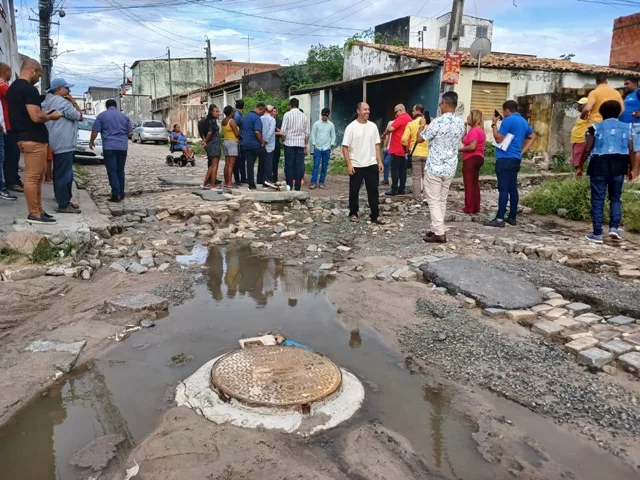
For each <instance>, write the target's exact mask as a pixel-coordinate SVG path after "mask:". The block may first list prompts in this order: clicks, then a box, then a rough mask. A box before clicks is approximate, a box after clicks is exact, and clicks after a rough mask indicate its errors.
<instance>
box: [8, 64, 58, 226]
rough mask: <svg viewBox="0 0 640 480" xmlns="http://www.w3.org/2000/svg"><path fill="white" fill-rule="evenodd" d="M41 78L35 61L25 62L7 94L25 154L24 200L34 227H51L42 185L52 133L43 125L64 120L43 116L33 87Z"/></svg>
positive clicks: (51, 113)
mask: <svg viewBox="0 0 640 480" xmlns="http://www.w3.org/2000/svg"><path fill="white" fill-rule="evenodd" d="M41 76H42V66H41V65H40V63H39V62H37V61H36V60H34V59H33V58H27V59H26V60H24V62H22V67H21V68H20V76H19V78H18V79H17V80H16V81H15V82H13V83H12V84H11V86H10V87H9V90H7V105H8V106H9V119H10V121H11V128H12V129H13V133H14V135H15V136H16V137H17V140H18V146H19V147H20V150H21V151H22V153H23V154H24V166H25V182H24V196H25V198H26V200H27V206H28V208H29V215H28V216H27V222H28V223H31V224H44V225H50V224H55V223H57V222H56V220H55V219H54V218H53V217H52V216H51V215H49V214H48V213H47V212H45V211H44V210H43V208H42V182H43V180H44V175H45V171H46V169H47V148H48V144H49V131H48V130H47V127H46V126H45V125H44V124H45V122H48V121H57V120H59V119H60V118H62V113H60V112H58V111H51V110H50V111H48V112H46V113H45V112H44V111H43V110H42V107H41V101H42V100H41V99H40V93H39V92H38V90H37V89H36V87H34V85H35V84H36V83H38V80H40V77H41Z"/></svg>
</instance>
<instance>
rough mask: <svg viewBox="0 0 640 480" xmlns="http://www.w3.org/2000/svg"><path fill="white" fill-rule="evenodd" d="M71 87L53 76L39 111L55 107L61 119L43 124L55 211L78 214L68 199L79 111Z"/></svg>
mask: <svg viewBox="0 0 640 480" xmlns="http://www.w3.org/2000/svg"><path fill="white" fill-rule="evenodd" d="M71 87H73V85H70V84H68V83H67V82H66V81H65V79H64V78H54V79H53V80H52V81H51V86H50V87H49V90H47V96H46V97H45V99H44V102H42V110H44V111H45V112H47V111H49V110H57V111H58V112H60V113H61V114H62V118H60V120H58V121H57V122H52V121H49V122H47V123H45V125H46V126H47V130H48V131H49V147H50V148H51V151H52V152H53V191H54V193H55V197H56V202H57V203H58V208H56V212H58V213H80V207H79V205H78V204H77V203H76V202H74V201H73V200H72V193H71V190H72V186H73V152H75V150H76V145H77V143H78V121H80V120H82V111H81V110H80V107H78V104H77V103H76V101H75V100H74V98H73V97H72V96H71Z"/></svg>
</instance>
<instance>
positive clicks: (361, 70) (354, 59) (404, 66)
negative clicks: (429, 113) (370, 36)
mask: <svg viewBox="0 0 640 480" xmlns="http://www.w3.org/2000/svg"><path fill="white" fill-rule="evenodd" d="M431 65H433V63H432V62H428V61H423V60H417V59H415V58H409V57H404V56H401V57H399V58H397V59H395V58H391V57H390V55H389V53H387V52H383V51H381V50H377V49H375V48H370V47H363V46H358V45H356V46H354V47H353V48H351V50H349V51H347V52H345V58H344V73H343V79H344V80H357V79H359V78H362V77H367V76H369V75H379V74H381V73H393V72H400V71H402V70H413V69H416V68H420V67H428V66H431Z"/></svg>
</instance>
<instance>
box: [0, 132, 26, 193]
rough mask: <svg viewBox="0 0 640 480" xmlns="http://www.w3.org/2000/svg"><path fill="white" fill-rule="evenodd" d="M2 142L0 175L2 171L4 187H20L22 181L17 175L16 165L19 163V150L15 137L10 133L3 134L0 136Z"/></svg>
mask: <svg viewBox="0 0 640 480" xmlns="http://www.w3.org/2000/svg"><path fill="white" fill-rule="evenodd" d="M2 137H3V141H4V148H3V149H2V151H3V153H4V168H2V169H0V175H2V171H4V181H5V183H6V185H5V186H6V187H12V186H14V185H18V186H20V187H21V186H22V179H21V178H20V174H19V173H18V164H19V163H20V148H19V147H18V142H17V140H16V137H15V135H13V134H12V133H11V132H10V131H9V132H5V134H4V135H3V136H2Z"/></svg>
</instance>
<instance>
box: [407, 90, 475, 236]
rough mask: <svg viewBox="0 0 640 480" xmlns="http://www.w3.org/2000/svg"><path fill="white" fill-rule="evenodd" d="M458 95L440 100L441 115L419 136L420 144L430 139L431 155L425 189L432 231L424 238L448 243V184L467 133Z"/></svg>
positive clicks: (428, 160)
mask: <svg viewBox="0 0 640 480" xmlns="http://www.w3.org/2000/svg"><path fill="white" fill-rule="evenodd" d="M457 107H458V94H457V93H455V92H446V93H445V94H443V95H442V101H441V102H440V112H441V113H442V115H440V116H439V117H438V118H436V119H435V120H433V121H432V122H431V125H429V128H428V129H426V130H425V131H423V132H422V133H421V134H420V135H419V136H418V139H417V141H418V143H422V142H425V141H426V142H429V156H428V157H427V164H426V166H425V169H424V183H423V186H424V191H425V196H426V197H427V202H428V203H429V213H430V214H431V230H429V231H428V232H427V234H426V235H425V237H424V239H423V240H424V241H425V242H427V243H447V237H446V235H445V230H444V216H445V213H446V211H447V196H448V195H449V186H450V185H451V180H453V177H454V175H455V174H456V168H457V166H458V147H459V146H460V141H461V140H462V137H463V136H464V134H465V133H466V128H465V126H464V122H463V121H462V119H461V118H460V117H458V116H457V115H456V108H457Z"/></svg>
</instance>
